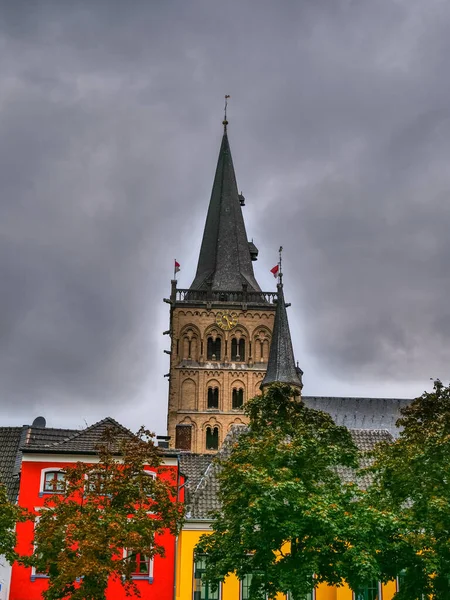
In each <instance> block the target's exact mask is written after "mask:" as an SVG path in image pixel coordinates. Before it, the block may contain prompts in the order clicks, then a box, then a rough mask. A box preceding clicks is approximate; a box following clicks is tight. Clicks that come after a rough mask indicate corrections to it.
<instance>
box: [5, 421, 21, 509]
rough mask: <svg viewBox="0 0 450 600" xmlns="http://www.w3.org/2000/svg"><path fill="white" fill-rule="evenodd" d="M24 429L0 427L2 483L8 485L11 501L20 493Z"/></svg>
mask: <svg viewBox="0 0 450 600" xmlns="http://www.w3.org/2000/svg"><path fill="white" fill-rule="evenodd" d="M23 432H24V427H0V482H1V483H4V484H5V485H6V489H7V490H8V496H9V499H10V500H11V501H13V502H14V501H15V500H16V499H17V494H18V492H19V470H20V462H19V468H18V467H17V463H18V460H19V456H20V452H19V448H20V444H21V440H22V437H23Z"/></svg>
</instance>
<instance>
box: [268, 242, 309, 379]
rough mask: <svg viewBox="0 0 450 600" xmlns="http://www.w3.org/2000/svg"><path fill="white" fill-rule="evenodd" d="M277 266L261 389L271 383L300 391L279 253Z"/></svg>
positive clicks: (281, 249) (299, 370)
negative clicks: (275, 301) (268, 344)
mask: <svg viewBox="0 0 450 600" xmlns="http://www.w3.org/2000/svg"><path fill="white" fill-rule="evenodd" d="M282 251H283V248H282V246H280V250H279V253H280V262H279V263H278V264H279V271H278V277H279V283H278V285H277V290H278V300H277V309H276V312H275V321H274V325H273V333H272V341H271V344H270V352H269V361H268V363H267V371H266V375H265V377H264V379H263V380H262V383H261V389H264V388H265V387H266V386H268V385H270V384H271V383H287V384H289V385H291V386H292V387H295V388H298V389H301V388H302V386H303V384H302V380H301V376H302V371H301V369H300V368H299V367H298V364H297V366H296V364H295V360H294V352H293V350H292V340H291V332H290V330H289V322H288V317H287V312H286V303H285V301H284V293H283V283H282V273H281V252H282Z"/></svg>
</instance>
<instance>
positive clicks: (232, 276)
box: [190, 95, 261, 292]
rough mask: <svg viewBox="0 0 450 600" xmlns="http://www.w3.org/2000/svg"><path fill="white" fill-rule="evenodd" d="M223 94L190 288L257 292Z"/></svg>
mask: <svg viewBox="0 0 450 600" xmlns="http://www.w3.org/2000/svg"><path fill="white" fill-rule="evenodd" d="M228 98H229V96H228V95H227V96H225V111H224V120H223V126H224V132H223V137H222V144H221V146H220V151H219V158H218V161H217V168H216V174H215V177H214V183H213V188H212V192H211V199H210V201H209V208H208V215H207V217H206V223H205V229H204V231H203V240H202V245H201V248H200V256H199V259H198V265H197V273H196V275H195V279H194V281H193V282H192V285H191V288H190V289H191V290H201V289H207V288H208V286H209V285H211V286H212V289H213V290H214V291H242V289H243V286H246V287H247V288H248V290H250V291H257V292H259V291H261V288H260V287H259V285H258V283H257V281H256V279H255V275H254V273H253V265H252V261H253V260H256V257H257V255H258V249H257V248H256V246H255V245H254V244H253V242H249V241H248V239H247V232H246V230H245V223H244V217H243V215H242V206H243V205H244V197H243V196H242V194H239V192H238V187H237V183H236V175H235V172H234V166H233V159H232V158H231V150H230V144H229V142H228V135H227V125H228V121H227V102H228Z"/></svg>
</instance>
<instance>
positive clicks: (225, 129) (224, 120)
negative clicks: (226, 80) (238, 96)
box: [222, 94, 231, 133]
mask: <svg viewBox="0 0 450 600" xmlns="http://www.w3.org/2000/svg"><path fill="white" fill-rule="evenodd" d="M228 98H231V96H230V95H229V94H227V95H226V96H225V108H224V110H223V121H222V125H223V132H224V133H226V132H227V125H228V121H227V106H228Z"/></svg>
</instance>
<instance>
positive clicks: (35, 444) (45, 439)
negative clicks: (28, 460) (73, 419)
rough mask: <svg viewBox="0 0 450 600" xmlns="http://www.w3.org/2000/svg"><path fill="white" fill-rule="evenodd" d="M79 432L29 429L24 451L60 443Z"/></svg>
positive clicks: (40, 428)
mask: <svg viewBox="0 0 450 600" xmlns="http://www.w3.org/2000/svg"><path fill="white" fill-rule="evenodd" d="M78 432H79V429H57V428H53V427H29V428H27V435H26V438H25V440H24V444H25V446H26V449H39V448H42V447H48V446H52V445H53V444H57V443H59V442H62V441H63V440H65V439H67V438H68V437H71V436H73V435H75V434H77V433H78Z"/></svg>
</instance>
